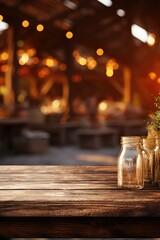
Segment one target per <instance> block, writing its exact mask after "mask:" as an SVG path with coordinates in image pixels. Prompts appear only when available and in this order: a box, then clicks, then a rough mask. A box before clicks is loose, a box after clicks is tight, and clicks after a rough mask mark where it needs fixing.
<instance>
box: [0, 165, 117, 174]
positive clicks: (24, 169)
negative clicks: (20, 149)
mask: <svg viewBox="0 0 160 240" xmlns="http://www.w3.org/2000/svg"><path fill="white" fill-rule="evenodd" d="M112 172H117V167H116V166H66V165H65V166H44V165H42V166H40V165H39V166H33V165H32V166H29V165H27V166H1V169H0V173H6V174H12V173H22V174H28V173H41V174H48V173H54V174H65V173H67V174H68V173H71V174H85V173H87V174H93V173H101V174H106V173H112Z"/></svg>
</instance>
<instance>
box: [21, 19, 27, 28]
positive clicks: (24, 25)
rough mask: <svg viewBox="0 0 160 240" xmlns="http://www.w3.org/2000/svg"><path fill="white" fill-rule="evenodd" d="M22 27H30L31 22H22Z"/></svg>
mask: <svg viewBox="0 0 160 240" xmlns="http://www.w3.org/2000/svg"><path fill="white" fill-rule="evenodd" d="M22 26H23V27H25V28H26V27H28V26H29V22H28V21H27V20H24V21H23V22H22Z"/></svg>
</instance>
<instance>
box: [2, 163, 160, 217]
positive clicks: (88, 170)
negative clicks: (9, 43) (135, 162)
mask: <svg viewBox="0 0 160 240" xmlns="http://www.w3.org/2000/svg"><path fill="white" fill-rule="evenodd" d="M26 216H27V217H99V216H102V217H146V216H148V217H155V216H156V217H160V189H159V188H158V187H157V188H156V187H154V186H149V187H148V186H146V187H145V188H144V189H143V190H124V189H119V188H118V187H117V168H116V167H115V166H1V167H0V217H26Z"/></svg>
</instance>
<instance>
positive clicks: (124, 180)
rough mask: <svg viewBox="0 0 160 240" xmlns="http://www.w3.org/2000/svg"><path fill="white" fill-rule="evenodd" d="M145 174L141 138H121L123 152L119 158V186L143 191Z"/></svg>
mask: <svg viewBox="0 0 160 240" xmlns="http://www.w3.org/2000/svg"><path fill="white" fill-rule="evenodd" d="M143 174H144V164H143V156H142V148H141V137H139V136H125V137H121V151H120V153H119V156H118V186H119V187H122V188H133V189H142V188H143V187H144V176H143Z"/></svg>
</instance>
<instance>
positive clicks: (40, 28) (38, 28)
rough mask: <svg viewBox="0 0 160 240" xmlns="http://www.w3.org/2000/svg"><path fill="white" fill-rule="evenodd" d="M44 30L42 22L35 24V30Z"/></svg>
mask: <svg viewBox="0 0 160 240" xmlns="http://www.w3.org/2000/svg"><path fill="white" fill-rule="evenodd" d="M43 30H44V26H43V25H42V24H38V25H37V31H38V32H42V31H43Z"/></svg>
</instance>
